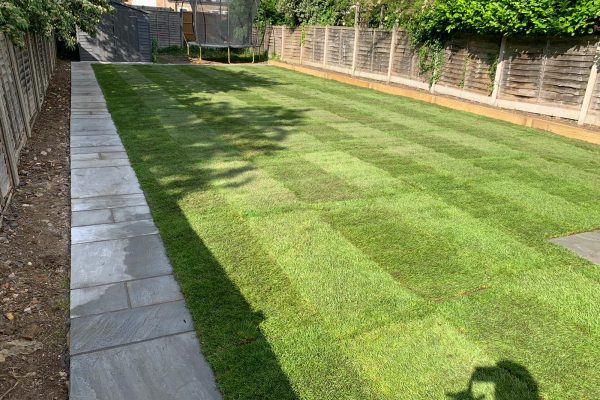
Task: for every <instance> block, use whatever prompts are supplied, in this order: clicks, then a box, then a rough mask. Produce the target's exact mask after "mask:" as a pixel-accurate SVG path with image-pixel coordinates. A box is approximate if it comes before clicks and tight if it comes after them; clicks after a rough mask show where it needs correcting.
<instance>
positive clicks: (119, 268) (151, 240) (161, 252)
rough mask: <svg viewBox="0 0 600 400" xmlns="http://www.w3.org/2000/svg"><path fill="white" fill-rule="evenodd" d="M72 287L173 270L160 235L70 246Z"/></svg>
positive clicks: (153, 274) (126, 279) (127, 279)
mask: <svg viewBox="0 0 600 400" xmlns="http://www.w3.org/2000/svg"><path fill="white" fill-rule="evenodd" d="M71 264H72V265H78V266H82V267H81V268H75V269H73V270H72V271H71V289H77V288H82V287H89V286H96V285H105V284H108V283H115V282H125V281H130V280H134V279H141V278H151V277H155V276H160V275H167V274H171V273H172V272H173V269H172V268H171V265H170V264H169V259H168V258H167V255H166V252H165V249H164V247H163V244H162V241H161V239H160V237H159V236H158V235H149V236H141V237H133V238H127V239H118V240H108V241H105V242H91V243H82V244H75V245H73V246H71Z"/></svg>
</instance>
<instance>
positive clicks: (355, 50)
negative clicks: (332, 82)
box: [352, 3, 360, 76]
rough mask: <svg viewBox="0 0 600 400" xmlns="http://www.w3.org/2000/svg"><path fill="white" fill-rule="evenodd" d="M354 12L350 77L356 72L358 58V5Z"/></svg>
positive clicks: (357, 4)
mask: <svg viewBox="0 0 600 400" xmlns="http://www.w3.org/2000/svg"><path fill="white" fill-rule="evenodd" d="M355 7H356V8H355V12H354V47H353V48H352V76H354V74H355V72H356V62H357V58H358V43H359V42H358V38H359V35H360V26H359V24H360V4H359V3H356V5H355Z"/></svg>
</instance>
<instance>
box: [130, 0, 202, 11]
mask: <svg viewBox="0 0 600 400" xmlns="http://www.w3.org/2000/svg"><path fill="white" fill-rule="evenodd" d="M123 2H124V3H125V4H128V5H130V6H137V7H140V6H141V7H157V8H167V9H171V10H174V11H179V10H181V9H182V8H183V9H184V10H190V9H191V7H190V3H189V1H184V0H123Z"/></svg>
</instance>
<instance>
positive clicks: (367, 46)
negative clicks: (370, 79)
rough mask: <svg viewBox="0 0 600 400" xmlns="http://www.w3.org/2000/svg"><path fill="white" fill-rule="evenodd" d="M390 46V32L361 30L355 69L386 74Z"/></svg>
mask: <svg viewBox="0 0 600 400" xmlns="http://www.w3.org/2000/svg"><path fill="white" fill-rule="evenodd" d="M391 45H392V32H390V31H384V30H380V29H366V30H361V31H360V34H359V36H358V52H357V54H356V56H357V62H356V69H357V70H358V71H362V72H371V73H379V74H387V71H388V66H389V58H390V48H391Z"/></svg>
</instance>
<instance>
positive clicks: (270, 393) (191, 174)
mask: <svg viewBox="0 0 600 400" xmlns="http://www.w3.org/2000/svg"><path fill="white" fill-rule="evenodd" d="M130 68H131V67H130ZM140 68H141V67H138V70H139V69H140ZM145 68H147V67H145ZM145 68H141V71H142V72H143V73H144V74H145V76H146V77H147V78H148V79H150V80H151V81H152V84H150V85H147V87H146V88H145V90H144V88H143V87H142V88H139V87H137V88H136V89H135V90H134V89H133V88H132V87H131V86H130V85H128V83H127V81H126V80H125V79H123V78H122V77H121V76H120V75H119V73H118V72H117V71H116V70H115V67H113V66H103V67H102V68H97V69H96V71H97V76H98V78H99V80H100V82H101V84H102V86H103V89H104V92H105V95H106V97H107V100H108V105H109V109H110V110H111V112H112V113H113V118H114V119H115V123H116V125H117V127H118V128H119V131H120V134H121V137H122V139H123V142H124V144H125V146H126V148H127V151H128V155H129V158H130V159H131V161H132V164H133V167H134V169H135V171H136V174H137V176H138V179H139V180H140V182H141V184H142V187H143V188H144V191H145V193H146V195H147V197H148V200H149V203H150V206H151V209H152V211H153V216H154V218H155V220H156V222H157V225H158V226H159V228H160V231H161V236H162V238H163V241H164V242H165V244H166V248H167V252H168V254H169V258H170V259H171V262H172V264H173V266H174V269H175V272H176V276H177V278H178V281H179V282H180V285H181V287H182V290H183V292H184V294H185V298H186V302H187V305H188V308H189V309H190V311H191V313H192V315H193V317H194V323H195V326H196V329H197V331H198V333H199V337H200V340H201V343H202V349H203V353H204V355H205V356H206V358H207V359H208V361H209V363H210V364H211V366H212V368H213V371H214V373H215V376H216V379H217V382H218V384H219V388H220V390H221V392H222V393H223V395H224V397H225V398H235V399H258V398H262V399H267V398H270V399H278V400H279V399H282V400H284V399H295V398H297V395H296V393H295V391H294V389H293V388H292V386H291V384H290V382H289V379H288V377H287V375H286V374H285V372H283V370H282V369H281V366H280V364H279V361H278V358H277V355H276V354H275V353H274V351H273V349H272V348H271V345H270V343H269V341H268V340H267V338H266V337H265V336H264V335H263V333H262V332H261V329H260V325H261V323H262V322H263V320H264V316H263V315H262V313H261V312H255V311H253V310H252V307H251V306H250V304H249V303H248V301H247V300H246V299H245V297H244V295H243V294H242V293H241V292H240V290H239V289H238V287H237V286H236V284H235V283H234V282H233V281H232V280H231V278H230V277H229V276H228V274H227V272H226V271H225V269H224V267H223V266H222V265H221V264H220V262H219V260H217V258H216V257H215V256H214V255H213V253H212V251H211V249H210V248H209V247H208V246H207V245H206V244H205V242H204V240H203V239H202V238H201V237H200V236H199V235H198V234H197V233H196V231H195V230H194V228H193V226H192V225H190V221H189V220H188V217H189V215H186V213H185V212H184V211H183V210H182V209H181V207H180V205H179V203H180V201H181V200H183V199H185V198H188V197H189V196H190V195H193V194H196V193H201V192H203V191H206V190H207V189H208V188H209V187H211V184H212V183H213V182H214V181H216V180H219V181H222V180H225V181H227V182H228V183H227V185H228V186H229V187H239V186H243V185H247V184H249V183H250V181H249V180H248V179H246V176H244V174H245V173H246V172H248V171H250V170H251V169H252V168H253V167H252V166H251V165H250V164H246V165H243V164H242V165H240V164H239V163H232V165H231V167H227V166H226V167H225V168H223V169H218V170H214V169H212V168H211V167H210V166H207V165H206V163H207V162H209V161H211V160H214V159H216V158H218V160H219V161H221V160H225V161H227V160H228V159H230V160H232V161H238V160H240V156H241V159H242V160H244V159H245V158H246V156H247V155H265V154H273V153H275V152H278V151H281V150H283V149H285V147H283V146H282V145H281V144H280V142H281V141H283V140H284V139H285V138H286V136H287V135H288V131H286V130H285V129H281V126H282V125H301V124H302V120H303V115H302V111H301V110H291V109H283V108H280V107H275V106H272V105H264V106H258V107H250V106H248V107H232V106H231V105H230V104H228V103H224V102H211V101H210V100H206V101H198V98H197V97H195V96H194V95H193V93H190V92H189V91H186V90H182V88H181V87H177V86H174V85H168V86H166V87H163V86H161V79H160V76H158V75H156V76H155V75H154V72H152V70H150V69H145ZM221 74H225V75H226V76H225V77H217V79H220V78H227V82H231V83H227V85H226V87H225V88H224V89H223V90H225V91H227V90H230V88H231V87H235V90H245V89H249V88H251V87H252V86H253V85H258V86H260V85H270V84H272V83H271V82H268V81H266V80H260V79H256V80H255V79H254V77H253V76H243V77H241V76H240V74H239V72H235V71H228V70H224V71H222V72H221ZM229 74H231V75H229ZM236 80H237V82H236ZM205 86H206V85H205V84H203V85H202V87H205ZM215 87H216V86H215ZM217 91H218V90H217V89H214V88H213V92H217ZM161 92H162V96H163V99H164V102H165V104H166V105H167V106H169V107H173V108H174V109H177V108H180V107H183V108H184V109H185V110H186V111H188V112H190V113H192V114H193V115H195V116H197V117H198V118H199V119H201V121H202V122H201V123H195V122H193V119H194V118H190V120H189V121H180V122H181V124H182V125H183V126H184V128H182V129H184V130H185V129H189V130H190V131H189V135H187V134H186V132H185V131H184V132H183V133H182V131H181V130H180V127H178V126H171V127H165V126H164V120H161V118H160V117H159V116H157V115H156V113H152V112H148V110H147V109H148V108H149V105H150V104H151V101H152V100H151V99H148V98H145V96H154V95H157V96H160V95H161ZM165 96H167V97H165ZM132 109H133V110H143V111H142V112H143V113H144V115H143V117H141V119H142V121H139V119H132V118H131V110H132ZM138 118H139V117H138ZM186 123H190V124H191V125H187V126H186ZM142 124H143V126H141V127H140V125H142ZM195 124H197V125H195ZM140 128H141V129H140ZM232 128H235V129H232ZM202 129H205V130H206V131H207V132H206V134H202V132H203V131H202ZM208 131H210V132H208ZM229 182H231V183H229ZM203 206H205V205H203V204H200V205H199V207H203ZM231 240H235V238H231ZM257 281H261V282H257V285H261V284H266V285H268V283H266V282H265V283H263V282H262V281H263V279H260V278H259V279H257ZM264 290H266V291H268V290H269V288H267V287H265V288H264Z"/></svg>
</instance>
